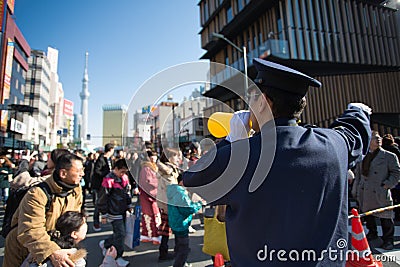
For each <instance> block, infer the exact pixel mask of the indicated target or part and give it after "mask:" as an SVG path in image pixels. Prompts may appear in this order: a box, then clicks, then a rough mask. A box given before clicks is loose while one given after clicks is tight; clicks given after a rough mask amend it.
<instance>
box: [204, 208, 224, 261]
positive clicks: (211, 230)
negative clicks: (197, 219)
mask: <svg viewBox="0 0 400 267" xmlns="http://www.w3.org/2000/svg"><path fill="white" fill-rule="evenodd" d="M216 210H217V209H216ZM203 252H204V253H205V254H208V255H211V256H215V254H217V253H221V254H222V256H223V257H224V260H226V261H229V260H230V257H229V250H228V243H227V239H226V229H225V222H220V221H219V220H218V219H217V212H216V211H215V212H214V217H213V218H207V217H205V218H204V245H203Z"/></svg>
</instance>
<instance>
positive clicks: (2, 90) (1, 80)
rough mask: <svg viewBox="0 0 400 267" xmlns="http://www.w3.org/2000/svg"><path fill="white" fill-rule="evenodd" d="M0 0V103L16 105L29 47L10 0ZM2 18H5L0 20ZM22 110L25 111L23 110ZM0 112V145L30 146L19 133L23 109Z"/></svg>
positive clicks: (23, 129)
mask: <svg viewBox="0 0 400 267" xmlns="http://www.w3.org/2000/svg"><path fill="white" fill-rule="evenodd" d="M4 2H5V1H2V4H1V5H0V18H1V21H0V30H1V32H0V36H1V38H0V40H1V44H0V48H1V49H0V66H1V67H0V74H1V75H0V104H4V105H5V106H7V105H9V104H17V105H20V104H24V92H25V77H26V72H27V71H28V57H29V55H30V53H31V48H30V47H29V44H28V43H27V41H26V40H25V38H24V36H23V34H22V33H21V31H20V30H19V28H18V26H17V24H16V23H15V21H14V17H13V16H12V15H13V5H12V3H10V1H8V2H7V1H6V2H7V3H4ZM4 5H8V7H7V8H4ZM3 18H5V19H4V20H3ZM4 22H5V23H4ZM3 23H4V24H3ZM25 114H26V115H27V113H25ZM0 115H1V116H0V117H1V120H0V126H1V131H2V133H1V137H0V147H2V148H11V147H12V146H14V148H15V149H26V148H31V144H30V142H29V140H24V139H23V135H24V134H26V132H27V129H26V124H25V123H24V122H23V113H22V112H17V113H15V111H12V110H0ZM12 139H14V141H12Z"/></svg>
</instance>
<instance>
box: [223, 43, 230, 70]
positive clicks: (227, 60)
mask: <svg viewBox="0 0 400 267" xmlns="http://www.w3.org/2000/svg"><path fill="white" fill-rule="evenodd" d="M224 56H225V65H227V66H229V56H228V48H227V47H225V49H224Z"/></svg>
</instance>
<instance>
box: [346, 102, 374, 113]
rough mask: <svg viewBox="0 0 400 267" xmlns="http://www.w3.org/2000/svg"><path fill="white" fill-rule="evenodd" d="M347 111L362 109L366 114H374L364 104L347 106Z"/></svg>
mask: <svg viewBox="0 0 400 267" xmlns="http://www.w3.org/2000/svg"><path fill="white" fill-rule="evenodd" d="M347 109H361V110H362V111H364V112H366V113H367V114H368V115H371V114H372V109H371V108H370V107H368V106H367V105H365V104H363V103H350V104H349V105H348V106H347Z"/></svg>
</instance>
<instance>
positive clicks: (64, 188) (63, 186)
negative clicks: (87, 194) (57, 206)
mask: <svg viewBox="0 0 400 267" xmlns="http://www.w3.org/2000/svg"><path fill="white" fill-rule="evenodd" d="M53 177H54V181H55V182H56V184H57V185H58V186H59V187H61V193H60V194H58V195H59V196H61V197H65V196H67V195H68V194H70V193H71V190H73V189H74V188H76V187H78V186H79V184H74V185H70V184H67V183H64V182H63V181H61V178H60V176H59V175H58V173H57V172H56V171H55V172H53Z"/></svg>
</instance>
